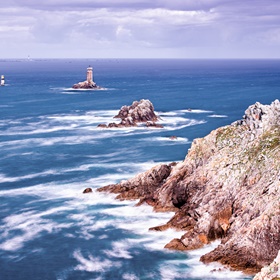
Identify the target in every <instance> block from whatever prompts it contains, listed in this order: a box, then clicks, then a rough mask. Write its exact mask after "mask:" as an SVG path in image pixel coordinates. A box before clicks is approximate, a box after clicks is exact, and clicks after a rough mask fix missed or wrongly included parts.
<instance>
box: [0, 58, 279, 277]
mask: <svg viewBox="0 0 280 280" xmlns="http://www.w3.org/2000/svg"><path fill="white" fill-rule="evenodd" d="M88 65H92V66H93V67H94V76H95V81H96V83H97V84H98V85H100V86H102V87H104V88H105V90H100V91H73V90H71V86H72V85H73V84H74V83H76V82H79V81H83V80H85V75H86V68H87V66H88ZM2 74H3V75H5V79H6V86H5V87H0V147H1V149H0V160H1V165H0V199H1V204H0V205H1V206H0V220H1V223H0V271H1V274H0V279H5V280H8V279H9V280H10V279H11V280H14V279H20V280H21V279H26V280H27V279H28V280H29V279H125V280H126V279H166V280H167V279H168V280H169V279H170V280H173V279H174V280H175V279H251V277H249V276H244V275H242V274H241V273H238V272H229V271H223V272H211V271H212V270H213V268H215V266H213V265H211V266H205V265H203V264H202V263H200V262H199V257H200V255H201V254H203V253H204V252H207V251H209V250H211V248H212V249H213V247H215V246H216V245H217V243H214V244H211V245H210V246H209V247H206V248H203V249H201V250H198V251H194V252H176V251H169V250H166V249H163V247H164V245H165V244H166V243H168V242H169V241H170V240H171V239H173V238H174V237H179V236H181V235H182V233H181V232H174V231H171V230H169V231H167V232H149V231H148V228H149V227H152V226H157V225H160V224H163V223H165V222H167V221H168V220H169V218H171V217H172V213H154V212H153V211H152V209H151V208H150V207H148V206H141V207H134V204H135V202H133V201H132V202H131V201H130V202H120V201H117V200H115V199H114V196H112V195H108V194H101V193H97V192H95V191H94V192H93V193H91V194H87V195H85V194H82V191H83V190H84V189H85V188H86V187H91V188H93V189H96V188H98V187H101V186H104V185H107V184H110V183H117V182H119V181H121V180H123V179H128V178H130V177H132V176H133V175H134V174H137V173H139V172H142V171H146V170H147V169H149V168H151V167H152V166H154V165H156V164H157V163H160V162H171V161H181V160H183V159H184V157H185V155H186V153H187V150H188V149H189V147H190V144H191V142H192V140H193V139H194V138H197V137H203V136H205V135H206V134H208V133H209V132H210V131H211V130H213V129H215V128H217V127H220V126H222V125H227V124H230V123H232V122H233V121H235V120H237V119H241V118H242V115H243V114H244V111H245V109H246V108H247V107H248V106H249V105H251V104H253V103H255V102H257V101H259V102H261V103H264V104H270V103H271V102H272V101H273V100H275V99H276V98H279V89H280V61H279V60H247V61H246V60H117V59H116V60H112V59H111V60H94V59H92V60H70V59H69V60H34V61H23V60H18V61H15V60H14V61H12V60H6V61H4V60H1V61H0V75H2ZM140 99H149V100H150V101H151V102H152V103H153V105H154V108H155V111H156V113H157V114H158V115H159V116H160V117H161V119H162V120H161V123H162V124H163V126H164V128H163V129H148V128H143V127H140V128H126V129H108V130H104V129H98V128H97V125H98V124H100V123H109V122H112V121H116V120H114V119H113V116H114V115H116V114H117V112H118V110H119V109H120V107H121V106H123V105H130V104H131V103H132V102H133V101H135V100H140ZM189 108H191V111H190V110H189ZM172 135H175V136H177V137H178V139H177V140H176V141H172V140H170V139H169V137H170V136H172Z"/></svg>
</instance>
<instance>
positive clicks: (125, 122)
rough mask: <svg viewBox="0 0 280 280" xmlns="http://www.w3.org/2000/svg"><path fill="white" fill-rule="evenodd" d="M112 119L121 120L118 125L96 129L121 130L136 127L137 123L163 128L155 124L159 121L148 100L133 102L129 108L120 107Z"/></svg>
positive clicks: (111, 124)
mask: <svg viewBox="0 0 280 280" xmlns="http://www.w3.org/2000/svg"><path fill="white" fill-rule="evenodd" d="M114 118H118V119H121V121H120V123H109V124H108V125H105V124H99V125H98V127H100V128H122V127H131V126H137V124H138V123H146V126H147V127H156V128H162V127H163V126H162V125H160V124H157V123H156V122H157V121H158V120H159V119H158V117H157V116H156V114H155V112H154V106H153V104H152V103H151V101H150V100H146V99H142V100H140V101H134V102H133V103H132V105H131V106H126V105H125V106H122V107H121V109H120V111H119V113H118V114H117V115H116V116H115V117H114Z"/></svg>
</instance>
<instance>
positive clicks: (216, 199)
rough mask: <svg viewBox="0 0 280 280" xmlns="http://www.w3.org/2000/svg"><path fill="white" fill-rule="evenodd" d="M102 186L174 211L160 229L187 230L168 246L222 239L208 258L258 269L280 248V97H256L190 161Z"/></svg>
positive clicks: (198, 145) (197, 147)
mask: <svg viewBox="0 0 280 280" xmlns="http://www.w3.org/2000/svg"><path fill="white" fill-rule="evenodd" d="M99 191H108V192H113V193H117V194H118V196H117V198H119V199H139V203H138V204H141V203H144V202H146V203H148V204H149V205H151V206H153V207H154V209H155V211H174V212H175V214H174V216H173V217H172V218H171V219H170V221H169V222H168V223H167V224H166V225H162V226H158V227H154V228H152V229H153V230H165V229H167V228H169V227H172V228H177V229H180V230H184V231H185V234H184V235H183V236H182V237H181V238H179V239H173V240H171V241H170V243H168V244H167V245H166V248H170V249H177V250H192V249H197V248H200V247H202V246H204V245H205V244H208V243H210V242H211V241H214V240H216V239H220V240H221V244H220V245H219V246H218V247H217V248H215V249H214V250H213V251H211V252H209V253H207V254H205V255H204V256H202V257H201V261H203V262H205V263H209V262H216V261H218V262H220V263H222V264H224V265H227V266H230V267H231V268H232V269H235V270H242V271H244V272H247V273H256V272H258V271H260V269H261V268H262V267H263V266H266V265H268V264H270V263H271V262H272V261H273V259H274V258H275V257H276V256H277V254H278V251H279V250H280V207H279V205H280V204H279V201H280V102H279V101H278V100H275V101H274V102H273V103H272V104H271V105H262V104H260V103H256V104H254V105H252V106H250V107H249V108H248V109H247V110H246V112H245V115H244V117H243V119H242V120H240V121H237V122H235V123H233V124H231V125H227V126H224V127H221V128H218V129H216V130H213V131H212V132H211V133H210V134H209V135H207V136H205V137H204V138H199V139H195V140H194V141H193V143H192V145H191V148H190V149H189V151H188V154H187V155H186V158H185V160H184V161H183V162H180V163H172V164H169V165H166V164H160V165H157V166H156V167H154V168H152V169H151V170H148V171H146V172H144V173H141V174H138V175H137V176H136V177H134V178H132V179H130V180H127V181H122V182H121V183H119V184H115V185H109V186H105V187H103V188H100V189H99ZM257 279H261V278H257Z"/></svg>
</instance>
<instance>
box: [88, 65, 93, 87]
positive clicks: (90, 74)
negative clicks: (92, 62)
mask: <svg viewBox="0 0 280 280" xmlns="http://www.w3.org/2000/svg"><path fill="white" fill-rule="evenodd" d="M87 82H88V84H89V85H91V84H93V75H92V67H91V66H89V67H88V68H87Z"/></svg>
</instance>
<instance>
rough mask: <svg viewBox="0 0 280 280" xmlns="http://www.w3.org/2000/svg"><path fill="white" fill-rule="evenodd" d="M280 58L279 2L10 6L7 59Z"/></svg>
mask: <svg viewBox="0 0 280 280" xmlns="http://www.w3.org/2000/svg"><path fill="white" fill-rule="evenodd" d="M28 56H30V57H31V58H72V57H73V58H280V0H5V1H1V4H0V58H27V57H28Z"/></svg>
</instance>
